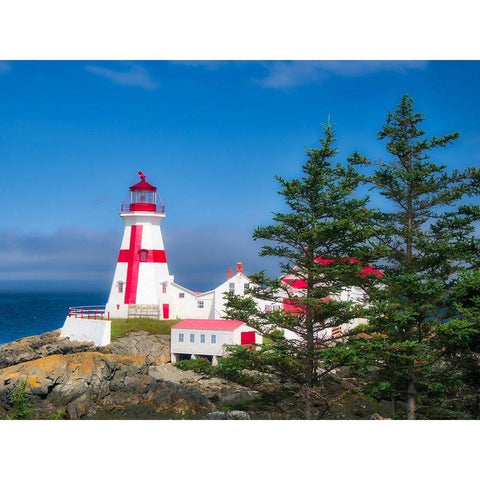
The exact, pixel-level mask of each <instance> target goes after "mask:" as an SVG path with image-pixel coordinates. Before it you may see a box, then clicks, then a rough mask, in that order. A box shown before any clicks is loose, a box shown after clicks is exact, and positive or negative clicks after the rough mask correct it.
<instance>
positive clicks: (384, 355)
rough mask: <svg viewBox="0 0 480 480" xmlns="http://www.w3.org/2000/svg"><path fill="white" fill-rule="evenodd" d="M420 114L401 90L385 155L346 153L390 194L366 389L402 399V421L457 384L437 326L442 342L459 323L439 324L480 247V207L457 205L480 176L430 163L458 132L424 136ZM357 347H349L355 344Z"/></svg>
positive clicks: (473, 191) (379, 236) (384, 132)
mask: <svg viewBox="0 0 480 480" xmlns="http://www.w3.org/2000/svg"><path fill="white" fill-rule="evenodd" d="M423 120H424V117H423V115H422V114H421V113H418V112H415V111H414V109H413V99H412V98H410V97H408V96H407V95H404V96H403V98H402V100H401V103H400V105H399V106H398V108H397V109H396V110H395V111H394V112H389V113H388V115H387V120H386V123H385V125H384V126H383V128H382V129H381V130H380V132H379V133H378V137H379V139H381V140H386V148H387V152H388V153H389V154H390V161H383V160H381V161H372V160H369V159H367V158H366V157H364V156H361V155H360V154H358V153H355V154H354V155H352V157H351V158H350V164H351V165H356V166H360V167H361V168H362V171H363V172H364V174H363V181H364V182H366V183H367V184H369V185H370V186H371V188H372V189H373V190H374V191H376V192H377V193H379V194H380V195H382V196H383V197H384V198H385V199H386V202H385V204H384V207H383V208H382V210H380V211H378V212H376V213H375V215H376V221H377V223H378V224H381V225H382V226H383V227H384V228H383V229H381V230H379V231H378V232H377V233H376V235H375V241H376V243H377V244H378V245H381V246H382V256H381V258H379V259H378V261H377V264H376V265H377V266H379V267H381V268H382V269H383V270H384V272H385V277H384V279H383V284H382V288H377V289H375V288H374V289H372V290H371V291H370V302H371V305H372V306H371V309H370V312H369V320H370V325H369V328H368V331H370V332H371V333H374V332H376V333H377V334H380V336H378V335H377V336H375V337H374V338H372V339H371V340H370V342H368V343H369V345H368V346H367V347H366V349H365V351H368V355H367V356H365V357H364V359H363V360H364V362H363V365H364V367H368V366H370V367H371V369H370V371H371V372H374V373H375V377H376V380H375V381H374V382H373V383H372V384H371V385H370V387H371V389H372V392H373V393H375V395H376V396H377V397H383V398H394V399H399V400H402V401H404V402H406V404H407V405H408V408H409V412H408V418H415V415H416V410H417V409H418V410H419V411H421V412H422V415H423V416H425V415H428V408H427V407H428V406H429V405H434V404H437V405H438V403H439V402H440V401H443V400H446V399H447V397H448V396H449V395H451V394H454V393H455V391H456V389H458V375H457V374H456V372H454V371H451V370H450V369H449V367H448V365H447V364H446V363H445V358H444V356H443V350H442V348H441V347H440V346H439V344H438V339H439V337H438V333H439V331H442V329H443V336H444V339H445V340H446V337H447V336H448V334H449V333H452V329H453V327H454V326H455V324H451V326H450V327H443V326H442V325H443V324H442V322H443V321H445V320H446V319H447V318H448V316H449V314H450V312H451V309H449V301H450V300H449V299H450V298H451V297H450V292H451V289H452V286H453V285H454V284H455V282H456V281H457V280H456V273H457V272H458V271H459V269H460V268H461V267H464V266H465V265H470V266H472V267H473V266H474V265H476V264H478V258H479V252H480V243H479V240H478V239H477V238H475V236H474V224H473V223H474V222H475V221H476V220H477V219H478V218H480V216H479V208H478V206H472V205H462V204H461V202H462V200H463V199H464V198H465V197H472V196H474V195H478V193H479V178H480V172H479V171H478V170H477V169H475V168H467V169H465V170H464V171H459V170H454V171H453V172H449V171H448V168H447V166H446V165H438V164H436V163H434V162H432V161H430V153H431V152H432V151H433V150H435V149H437V148H443V147H446V146H448V145H450V144H451V143H452V142H453V141H454V140H456V139H457V138H458V137H459V134H458V133H457V132H455V133H451V134H448V135H445V136H442V137H432V138H427V137H426V136H425V131H424V130H423V129H422V128H421V124H422V122H423ZM372 168H373V171H371V169H372ZM457 293H458V295H460V296H462V292H460V290H459V291H458V292H457ZM452 299H453V297H452ZM475 307H476V306H475V305H473V306H472V308H473V309H475ZM457 310H458V312H460V308H459V307H458V305H457ZM473 311H474V310H472V312H473ZM457 332H458V330H457ZM360 344H361V342H355V343H352V348H353V347H354V346H360ZM440 378H441V379H442V381H438V379H440ZM419 401H421V402H422V405H419ZM437 413H438V412H437Z"/></svg>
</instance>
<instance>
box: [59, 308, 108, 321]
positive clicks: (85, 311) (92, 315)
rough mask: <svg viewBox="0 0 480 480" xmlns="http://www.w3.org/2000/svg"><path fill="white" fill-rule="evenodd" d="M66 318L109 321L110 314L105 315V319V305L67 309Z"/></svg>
mask: <svg viewBox="0 0 480 480" xmlns="http://www.w3.org/2000/svg"><path fill="white" fill-rule="evenodd" d="M68 316H69V317H73V318H86V319H87V320H110V312H108V313H107V318H105V305H86V306H79V307H68Z"/></svg>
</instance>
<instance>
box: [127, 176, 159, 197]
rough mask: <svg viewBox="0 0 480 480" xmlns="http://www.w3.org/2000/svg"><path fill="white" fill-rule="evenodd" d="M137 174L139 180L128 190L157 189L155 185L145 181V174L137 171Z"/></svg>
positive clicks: (151, 190)
mask: <svg viewBox="0 0 480 480" xmlns="http://www.w3.org/2000/svg"><path fill="white" fill-rule="evenodd" d="M138 175H140V181H139V182H138V183H136V184H135V185H132V186H131V187H130V190H148V191H150V192H154V191H155V190H157V187H155V186H154V185H152V184H150V183H148V182H146V181H145V175H144V174H143V173H142V172H138Z"/></svg>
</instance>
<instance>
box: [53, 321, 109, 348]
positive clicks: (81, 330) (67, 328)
mask: <svg viewBox="0 0 480 480" xmlns="http://www.w3.org/2000/svg"><path fill="white" fill-rule="evenodd" d="M110 330H111V322H110V321H109V320H90V319H87V318H76V317H67V318H66V319H65V323H64V324H63V327H62V330H61V332H60V336H61V337H69V338H70V340H78V341H79V342H93V344H94V345H95V346H96V347H103V346H105V345H108V344H109V343H110Z"/></svg>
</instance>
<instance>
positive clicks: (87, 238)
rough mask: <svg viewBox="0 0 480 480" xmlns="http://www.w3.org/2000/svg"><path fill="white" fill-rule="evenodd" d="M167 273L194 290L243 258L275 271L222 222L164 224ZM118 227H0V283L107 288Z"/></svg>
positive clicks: (249, 266) (249, 267)
mask: <svg viewBox="0 0 480 480" xmlns="http://www.w3.org/2000/svg"><path fill="white" fill-rule="evenodd" d="M163 235H164V241H165V247H166V254H167V259H168V265H169V269H170V274H172V275H174V276H175V281H176V282H177V283H180V284H181V285H184V286H186V287H188V288H191V289H193V290H199V291H206V290H210V289H212V288H214V287H216V286H217V285H218V284H220V283H221V282H223V281H225V279H226V277H227V270H228V268H229V267H232V268H233V269H234V270H235V268H234V267H235V263H236V262H243V263H244V268H245V272H246V273H247V274H248V273H252V272H255V271H258V270H261V269H266V270H267V271H268V272H273V273H272V274H275V275H276V274H277V272H276V269H275V264H274V263H273V262H272V261H269V260H265V259H261V258H259V257H258V250H259V249H260V244H257V242H253V240H252V239H251V232H249V231H247V230H244V231H242V230H239V229H235V228H233V227H230V226H225V225H202V226H191V227H175V226H168V228H164V231H163ZM121 237H122V231H121V230H119V231H112V232H92V231H88V230H74V229H68V230H61V231H57V232H55V233H51V234H35V233H27V234H25V233H11V232H0V252H1V253H0V287H1V288H2V289H9V290H11V288H7V287H8V286H9V284H14V285H15V286H18V287H19V288H20V287H22V286H24V287H28V289H30V290H32V289H35V287H38V288H39V289H41V290H42V289H44V288H45V287H46V286H48V285H50V284H51V285H53V286H58V285H61V284H62V283H68V284H69V288H70V289H72V288H76V286H77V288H78V290H79V291H81V290H82V288H83V287H84V286H85V285H94V286H99V287H101V288H102V290H104V289H106V288H109V287H110V282H111V281H112V278H113V273H114V269H115V265H116V261H117V256H118V250H119V248H120V243H121Z"/></svg>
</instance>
